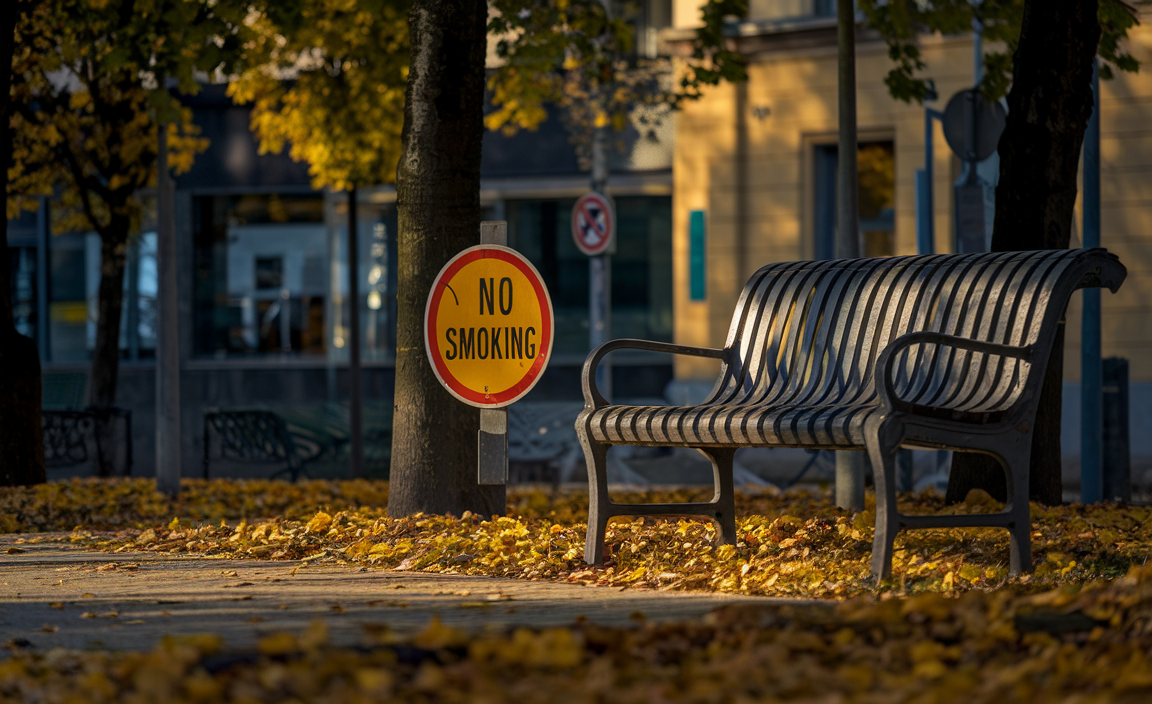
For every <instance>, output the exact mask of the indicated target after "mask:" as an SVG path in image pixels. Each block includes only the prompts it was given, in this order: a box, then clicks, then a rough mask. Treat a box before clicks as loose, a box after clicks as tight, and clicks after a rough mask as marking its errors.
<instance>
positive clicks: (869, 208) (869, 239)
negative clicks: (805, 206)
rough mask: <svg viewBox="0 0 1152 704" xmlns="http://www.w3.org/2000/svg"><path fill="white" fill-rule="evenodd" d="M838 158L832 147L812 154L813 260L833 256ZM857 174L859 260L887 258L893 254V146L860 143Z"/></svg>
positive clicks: (894, 243) (894, 162)
mask: <svg viewBox="0 0 1152 704" xmlns="http://www.w3.org/2000/svg"><path fill="white" fill-rule="evenodd" d="M837 156H838V155H837V148H836V145H835V144H830V145H824V144H822V145H818V146H817V147H816V151H815V154H814V167H815V168H814V169H813V172H814V173H813V176H814V180H815V183H814V186H815V206H816V211H815V213H814V217H813V224H814V226H815V227H814V229H815V235H816V242H815V248H814V251H815V257H816V259H832V258H834V256H835V254H834V252H835V247H834V242H835V238H836V170H837V169H836V166H837ZM856 172H857V178H858V181H857V186H856V190H857V197H858V199H859V200H858V202H859V207H860V233H861V236H862V240H863V243H864V251H863V252H862V256H865V257H890V256H892V255H894V254H896V215H895V203H896V158H895V151H894V149H893V144H892V142H890V141H886V142H862V143H861V144H860V145H859V146H858V148H857V152H856Z"/></svg>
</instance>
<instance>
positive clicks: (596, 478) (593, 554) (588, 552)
mask: <svg viewBox="0 0 1152 704" xmlns="http://www.w3.org/2000/svg"><path fill="white" fill-rule="evenodd" d="M577 434H578V435H579V436H580V446H581V447H583V448H584V460H585V462H586V463H587V465H588V535H587V537H586V539H585V541H584V562H586V563H588V564H589V565H602V564H604V534H605V532H606V531H607V528H608V518H609V510H608V504H609V503H610V501H609V498H608V446H607V445H601V444H599V443H596V442H593V441H591V440H590V439H589V438H588V435H587V433H584V432H580V431H577Z"/></svg>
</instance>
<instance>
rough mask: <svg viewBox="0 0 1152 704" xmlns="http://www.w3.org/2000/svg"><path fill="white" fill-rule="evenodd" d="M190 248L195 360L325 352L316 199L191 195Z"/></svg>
mask: <svg viewBox="0 0 1152 704" xmlns="http://www.w3.org/2000/svg"><path fill="white" fill-rule="evenodd" d="M193 247H194V257H195V281H194V310H193V350H194V353H195V354H196V355H197V356H200V357H206V356H207V357H216V358H227V357H237V356H239V357H245V356H262V355H269V354H277V355H322V354H324V352H325V349H326V346H325V332H324V307H325V301H326V300H327V293H328V291H327V288H328V281H327V276H326V272H327V269H328V232H327V228H326V227H325V225H324V201H323V198H322V197H321V196H319V195H311V194H309V195H275V194H272V195H266V194H247V195H242V196H202V197H199V198H196V199H195V205H194V209H193Z"/></svg>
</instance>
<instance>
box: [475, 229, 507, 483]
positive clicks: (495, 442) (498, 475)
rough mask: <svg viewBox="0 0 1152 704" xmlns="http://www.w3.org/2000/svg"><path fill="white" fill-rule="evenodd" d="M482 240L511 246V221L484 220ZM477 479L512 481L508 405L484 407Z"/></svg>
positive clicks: (478, 448)
mask: <svg viewBox="0 0 1152 704" xmlns="http://www.w3.org/2000/svg"><path fill="white" fill-rule="evenodd" d="M480 244H495V245H500V246H501V247H507V246H508V223H507V221H504V220H487V221H485V222H482V223H480ZM476 445H477V454H476V457H477V468H476V483H477V484H481V485H495V484H507V483H508V408H507V407H504V408H481V409H480V432H479V433H477V442H476Z"/></svg>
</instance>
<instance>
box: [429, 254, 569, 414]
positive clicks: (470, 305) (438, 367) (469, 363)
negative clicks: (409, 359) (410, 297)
mask: <svg viewBox="0 0 1152 704" xmlns="http://www.w3.org/2000/svg"><path fill="white" fill-rule="evenodd" d="M553 333H554V323H553V316H552V301H551V299H550V298H549V297H548V289H546V288H545V287H544V281H543V280H542V279H541V278H540V273H539V272H537V271H536V268H535V267H533V266H532V264H531V263H530V262H529V261H528V260H527V259H525V258H524V257H523V256H521V255H520V254H519V253H518V252H516V251H515V250H512V249H509V248H507V247H501V246H498V245H480V246H477V247H471V248H469V249H466V250H464V251H463V252H460V253H459V254H457V255H456V256H455V257H453V258H452V260H451V261H449V262H448V263H447V264H445V265H444V268H443V269H441V270H440V274H439V275H438V276H437V277H436V281H435V283H433V285H432V291H431V292H430V293H429V294H428V304H427V307H426V308H425V309H424V342H425V347H426V348H427V350H428V360H429V361H430V362H431V363H432V369H433V370H434V371H435V372H436V377H437V378H438V379H440V383H442V384H444V388H446V389H447V390H448V392H449V393H451V394H452V395H453V396H455V397H456V398H458V399H460V400H461V401H463V402H464V403H467V404H469V405H472V406H478V407H480V408H500V407H502V406H507V405H508V404H510V403H513V402H514V401H516V400H518V399H519V398H521V397H522V396H523V395H524V394H526V393H528V391H529V390H530V389H531V388H532V387H533V386H535V385H536V382H537V381H538V380H539V379H540V375H541V374H542V373H543V372H544V368H545V367H546V366H547V365H548V359H549V358H550V357H551V356H552V338H553Z"/></svg>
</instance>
